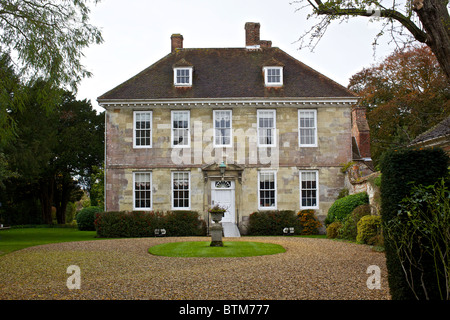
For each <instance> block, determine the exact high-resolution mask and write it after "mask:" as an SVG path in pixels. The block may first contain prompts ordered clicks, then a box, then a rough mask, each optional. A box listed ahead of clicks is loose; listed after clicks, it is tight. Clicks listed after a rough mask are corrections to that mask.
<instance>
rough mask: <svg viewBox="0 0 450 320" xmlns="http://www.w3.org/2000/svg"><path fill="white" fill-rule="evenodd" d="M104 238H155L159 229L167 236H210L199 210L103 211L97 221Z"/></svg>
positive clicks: (96, 224) (97, 227) (98, 228)
mask: <svg viewBox="0 0 450 320" xmlns="http://www.w3.org/2000/svg"><path fill="white" fill-rule="evenodd" d="M95 228H96V230H97V236H98V237H100V238H118V237H120V238H137V237H153V236H155V233H154V232H155V229H165V230H166V236H172V237H175V236H202V235H206V224H205V222H204V221H202V220H200V218H199V214H198V213H197V212H195V211H174V212H166V213H163V212H154V211H132V212H125V211H120V212H102V213H98V214H97V217H96V219H95Z"/></svg>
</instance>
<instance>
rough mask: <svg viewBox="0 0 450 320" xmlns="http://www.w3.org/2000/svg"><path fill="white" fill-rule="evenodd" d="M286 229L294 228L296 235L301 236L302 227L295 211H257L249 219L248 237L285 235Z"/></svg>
mask: <svg viewBox="0 0 450 320" xmlns="http://www.w3.org/2000/svg"><path fill="white" fill-rule="evenodd" d="M286 227H294V231H295V232H294V234H300V232H301V230H302V226H301V224H300V220H299V219H298V217H297V215H296V214H295V211H292V210H270V211H256V212H253V213H252V214H251V215H250V217H249V223H248V235H252V236H275V235H276V236H279V235H283V229H284V228H286Z"/></svg>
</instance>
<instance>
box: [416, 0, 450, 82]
mask: <svg viewBox="0 0 450 320" xmlns="http://www.w3.org/2000/svg"><path fill="white" fill-rule="evenodd" d="M414 11H415V12H416V13H417V15H418V16H419V19H420V21H421V22H422V25H423V27H424V29H425V31H426V33H427V39H426V41H425V43H426V44H427V45H428V46H429V47H430V48H431V51H433V53H434V55H435V56H436V58H437V60H438V62H439V65H440V66H441V68H442V70H443V71H444V73H445V75H446V76H447V80H449V81H450V16H449V14H448V10H447V7H446V3H445V1H443V0H418V1H416V2H415V8H414Z"/></svg>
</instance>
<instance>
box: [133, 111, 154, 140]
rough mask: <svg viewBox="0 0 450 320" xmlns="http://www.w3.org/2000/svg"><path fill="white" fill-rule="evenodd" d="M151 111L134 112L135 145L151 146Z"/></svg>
mask: <svg viewBox="0 0 450 320" xmlns="http://www.w3.org/2000/svg"><path fill="white" fill-rule="evenodd" d="M151 117H152V116H151V112H136V113H135V123H134V136H135V145H136V146H151V132H152V131H151V128H152V123H151V119H152V118H151Z"/></svg>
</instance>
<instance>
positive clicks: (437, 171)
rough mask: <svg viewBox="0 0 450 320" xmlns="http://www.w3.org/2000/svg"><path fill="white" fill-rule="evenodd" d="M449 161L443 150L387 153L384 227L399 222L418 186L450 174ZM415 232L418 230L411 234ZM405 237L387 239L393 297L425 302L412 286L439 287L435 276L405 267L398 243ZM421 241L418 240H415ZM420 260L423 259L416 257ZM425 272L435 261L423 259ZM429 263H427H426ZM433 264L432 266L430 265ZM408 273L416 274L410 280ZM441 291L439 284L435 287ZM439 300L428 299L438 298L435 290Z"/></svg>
mask: <svg viewBox="0 0 450 320" xmlns="http://www.w3.org/2000/svg"><path fill="white" fill-rule="evenodd" d="M449 160H450V159H449V157H448V156H447V155H446V154H445V152H444V151H443V150H442V149H439V148H434V149H425V150H411V149H406V150H398V151H397V150H392V151H389V152H387V153H385V154H384V155H383V157H382V159H381V162H380V168H381V172H382V176H381V187H380V191H381V218H382V221H383V226H386V225H388V224H389V223H390V221H391V220H393V219H395V218H397V214H398V212H399V204H400V203H401V202H402V199H404V198H406V197H408V196H409V195H410V192H411V189H412V187H413V186H414V185H416V186H417V185H420V184H422V185H434V184H435V183H436V182H437V181H439V180H440V179H441V178H443V177H445V176H446V175H447V173H448V169H447V168H448V165H449ZM411 232H414V230H411ZM400 237H402V235H396V234H395V233H394V234H391V236H390V237H389V238H384V247H385V254H386V267H387V269H388V282H389V288H390V292H391V297H392V299H394V300H412V299H425V296H424V293H423V292H422V293H421V295H419V296H418V297H416V295H415V294H414V292H413V291H412V290H411V288H410V286H409V284H408V283H416V284H418V283H421V282H422V281H424V283H427V284H429V285H430V286H433V283H434V284H436V277H435V275H434V274H429V275H428V274H425V275H424V274H422V272H420V271H417V270H413V268H411V266H410V265H403V266H402V263H401V261H400V259H399V256H398V250H397V247H396V243H398V242H399V238H400ZM415 237H416V238H417V236H415ZM413 252H415V253H420V248H418V247H416V246H415V248H414V250H413ZM412 259H414V260H417V259H419V257H412ZM420 259H421V261H422V263H423V264H424V270H434V261H433V260H434V259H433V257H431V256H430V257H425V256H423V257H421V258H420ZM425 261H427V262H425ZM426 263H429V265H426ZM404 269H406V270H412V271H413V272H414V274H413V275H412V276H411V277H410V279H409V280H407V279H406V278H405V273H404ZM434 286H435V287H437V284H436V285H434ZM432 291H433V292H434V294H435V296H434V297H433V296H429V297H428V298H430V299H433V298H438V297H439V294H436V293H437V292H436V291H435V290H432Z"/></svg>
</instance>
